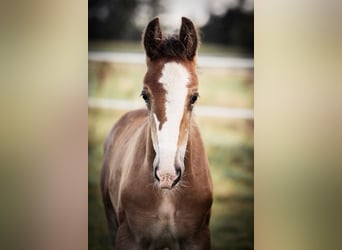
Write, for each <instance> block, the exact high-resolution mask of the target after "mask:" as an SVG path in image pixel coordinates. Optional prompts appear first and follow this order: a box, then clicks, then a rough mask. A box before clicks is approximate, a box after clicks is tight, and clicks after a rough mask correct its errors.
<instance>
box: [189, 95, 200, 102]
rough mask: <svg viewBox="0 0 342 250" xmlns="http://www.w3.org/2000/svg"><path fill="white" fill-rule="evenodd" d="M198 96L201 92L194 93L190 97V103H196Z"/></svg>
mask: <svg viewBox="0 0 342 250" xmlns="http://www.w3.org/2000/svg"><path fill="white" fill-rule="evenodd" d="M198 97H199V94H198V93H195V94H193V95H192V96H191V97H190V104H194V103H195V102H196V101H197V99H198Z"/></svg>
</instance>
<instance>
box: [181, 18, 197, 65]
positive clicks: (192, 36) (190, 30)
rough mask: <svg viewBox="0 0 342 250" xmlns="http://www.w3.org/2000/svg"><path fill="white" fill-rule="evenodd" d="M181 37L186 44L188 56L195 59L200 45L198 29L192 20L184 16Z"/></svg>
mask: <svg viewBox="0 0 342 250" xmlns="http://www.w3.org/2000/svg"><path fill="white" fill-rule="evenodd" d="M179 39H180V40H181V42H182V43H183V44H184V46H185V51H186V56H187V58H188V59H190V60H191V59H193V57H194V56H195V55H196V51H197V46H198V38H197V31H196V29H195V26H194V24H193V23H192V22H191V20H190V19H188V18H186V17H182V25H181V28H180V32H179Z"/></svg>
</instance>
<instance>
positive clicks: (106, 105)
mask: <svg viewBox="0 0 342 250" xmlns="http://www.w3.org/2000/svg"><path fill="white" fill-rule="evenodd" d="M88 107H90V108H99V109H114V110H133V109H139V108H144V107H145V105H144V104H143V103H142V102H133V101H127V100H118V99H104V98H92V97H89V98H88ZM195 114H196V115H198V116H205V117H218V118H240V119H247V120H253V119H254V112H253V110H251V109H243V108H223V107H216V106H197V107H196V108H195Z"/></svg>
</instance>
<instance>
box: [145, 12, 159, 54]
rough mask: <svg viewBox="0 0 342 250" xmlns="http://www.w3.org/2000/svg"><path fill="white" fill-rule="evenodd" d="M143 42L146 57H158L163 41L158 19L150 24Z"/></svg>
mask: <svg viewBox="0 0 342 250" xmlns="http://www.w3.org/2000/svg"><path fill="white" fill-rule="evenodd" d="M143 40H144V48H145V52H146V55H147V56H148V57H150V58H153V57H155V56H156V55H158V53H159V52H158V47H159V45H160V43H161V41H162V33H161V29H160V25H159V18H158V17H156V18H155V19H153V20H152V21H150V22H149V23H148V25H147V27H146V29H145V32H144V35H143Z"/></svg>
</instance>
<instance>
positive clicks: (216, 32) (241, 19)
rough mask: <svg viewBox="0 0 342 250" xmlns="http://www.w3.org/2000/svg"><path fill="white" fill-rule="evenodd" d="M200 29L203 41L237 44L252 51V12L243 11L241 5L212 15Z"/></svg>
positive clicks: (248, 51)
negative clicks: (221, 13)
mask: <svg viewBox="0 0 342 250" xmlns="http://www.w3.org/2000/svg"><path fill="white" fill-rule="evenodd" d="M201 31H202V40H203V42H206V43H219V44H224V45H228V46H237V47H241V48H242V49H244V50H245V51H246V52H247V53H250V54H253V53H254V12H253V11H244V10H243V9H242V8H241V6H237V7H235V8H233V9H228V10H227V11H226V12H225V14H224V15H222V16H214V15H212V16H211V17H210V20H209V22H208V23H207V24H206V25H205V26H204V27H202V29H201Z"/></svg>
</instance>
